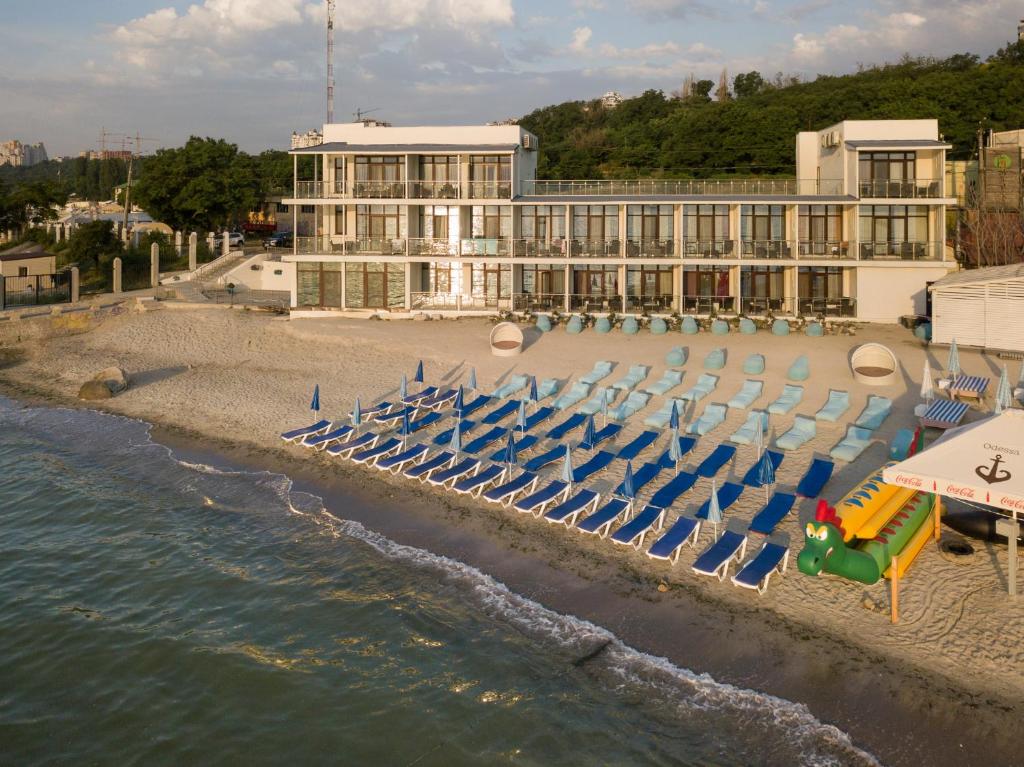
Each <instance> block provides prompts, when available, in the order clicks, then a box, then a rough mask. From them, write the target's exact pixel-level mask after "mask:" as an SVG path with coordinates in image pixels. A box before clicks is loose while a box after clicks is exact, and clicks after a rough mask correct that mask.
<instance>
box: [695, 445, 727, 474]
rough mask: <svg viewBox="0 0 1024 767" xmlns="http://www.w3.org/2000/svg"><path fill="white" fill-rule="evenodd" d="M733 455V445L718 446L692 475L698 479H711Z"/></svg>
mask: <svg viewBox="0 0 1024 767" xmlns="http://www.w3.org/2000/svg"><path fill="white" fill-rule="evenodd" d="M734 455H736V446H735V445H719V446H718V447H716V448H715V449H714V451H713V452H712V453H711V455H709V456H708V457H707V458H705V459H704V460H703V461H701V463H700V466H698V467H697V470H696V471H695V472H694V474H696V475H697V476H698V477H713V476H715V475H716V474H717V473H718V471H719V469H721V468H722V467H723V466H725V464H727V463H728V462H729V461H731V460H732V458H733V456H734Z"/></svg>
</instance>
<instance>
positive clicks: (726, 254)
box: [683, 240, 736, 258]
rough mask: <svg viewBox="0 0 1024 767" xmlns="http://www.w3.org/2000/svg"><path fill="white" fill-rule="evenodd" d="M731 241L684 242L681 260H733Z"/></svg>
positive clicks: (733, 248) (734, 252) (732, 243)
mask: <svg viewBox="0 0 1024 767" xmlns="http://www.w3.org/2000/svg"><path fill="white" fill-rule="evenodd" d="M735 256H736V243H735V242H734V241H733V240H684V241H683V258H734V257H735Z"/></svg>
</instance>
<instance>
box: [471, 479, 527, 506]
mask: <svg viewBox="0 0 1024 767" xmlns="http://www.w3.org/2000/svg"><path fill="white" fill-rule="evenodd" d="M538 479H539V477H538V476H537V475H536V474H534V473H533V472H532V471H523V472H520V473H519V476H517V477H513V478H512V479H507V480H506V482H505V484H503V485H498V486H497V487H492V488H491V489H490V490H488V491H487V492H486V493H484V495H483V497H484V500H485V501H489V502H491V503H500V504H501V505H502V506H511V505H512V502H513V501H514V500H515V499H516V496H518V495H520V494H521V493H532V492H533V491H534V488H536V487H537V480H538Z"/></svg>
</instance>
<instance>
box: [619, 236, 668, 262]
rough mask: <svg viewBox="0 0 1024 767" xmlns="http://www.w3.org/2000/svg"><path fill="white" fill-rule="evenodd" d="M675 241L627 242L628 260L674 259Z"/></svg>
mask: <svg viewBox="0 0 1024 767" xmlns="http://www.w3.org/2000/svg"><path fill="white" fill-rule="evenodd" d="M675 255H676V243H675V240H660V239H659V240H627V241H626V258H674V257H675Z"/></svg>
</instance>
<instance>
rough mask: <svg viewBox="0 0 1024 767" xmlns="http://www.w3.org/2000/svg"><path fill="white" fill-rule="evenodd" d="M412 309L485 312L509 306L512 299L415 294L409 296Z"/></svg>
mask: <svg viewBox="0 0 1024 767" xmlns="http://www.w3.org/2000/svg"><path fill="white" fill-rule="evenodd" d="M409 301H410V309H411V310H413V311H415V310H421V311H438V312H446V311H447V312H462V311H484V310H487V309H496V308H498V307H499V306H502V305H504V306H508V305H509V304H510V299H508V298H499V297H498V296H495V295H471V296H464V295H460V294H458V293H434V292H429V291H417V292H413V293H411V294H410V296H409Z"/></svg>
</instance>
